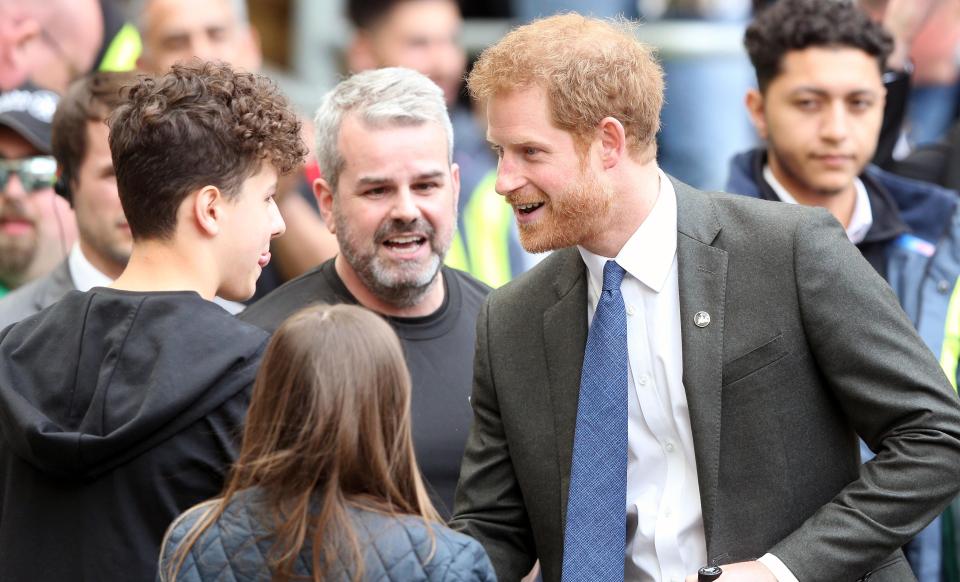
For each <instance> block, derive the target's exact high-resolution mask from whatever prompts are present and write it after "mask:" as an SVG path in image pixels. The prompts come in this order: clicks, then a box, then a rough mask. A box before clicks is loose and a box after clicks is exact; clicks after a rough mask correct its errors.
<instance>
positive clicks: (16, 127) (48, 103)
mask: <svg viewBox="0 0 960 582" xmlns="http://www.w3.org/2000/svg"><path fill="white" fill-rule="evenodd" d="M59 100H60V97H59V96H58V95H57V94H56V93H54V92H53V91H48V90H46V89H40V88H39V87H36V86H33V85H30V84H26V85H23V86H21V87H20V88H18V89H13V90H12V91H6V92H4V93H0V126H5V127H9V128H10V129H12V130H13V131H15V132H17V133H18V134H19V135H20V136H21V137H23V139H25V140H27V141H28V142H30V144H31V145H32V146H33V147H35V148H37V149H38V150H40V153H42V154H47V155H49V154H50V133H51V131H50V130H51V126H52V121H53V112H54V111H56V109H57V102H58V101H59Z"/></svg>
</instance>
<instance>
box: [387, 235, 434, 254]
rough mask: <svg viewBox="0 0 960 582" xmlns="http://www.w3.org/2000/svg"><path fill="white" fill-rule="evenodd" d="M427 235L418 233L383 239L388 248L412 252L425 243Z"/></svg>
mask: <svg viewBox="0 0 960 582" xmlns="http://www.w3.org/2000/svg"><path fill="white" fill-rule="evenodd" d="M426 242H427V237H425V236H420V235H408V236H394V237H391V238H388V239H387V240H385V241H383V245H384V246H385V247H387V248H388V249H391V250H394V251H398V252H414V251H416V250H417V249H419V248H420V247H421V246H423V245H424V244H426Z"/></svg>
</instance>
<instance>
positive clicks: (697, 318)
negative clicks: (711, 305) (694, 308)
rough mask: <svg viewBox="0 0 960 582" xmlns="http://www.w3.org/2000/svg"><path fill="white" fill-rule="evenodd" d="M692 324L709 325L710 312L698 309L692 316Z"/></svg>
mask: <svg viewBox="0 0 960 582" xmlns="http://www.w3.org/2000/svg"><path fill="white" fill-rule="evenodd" d="M693 325H695V326H697V327H707V326H708V325H710V314H709V313H707V312H706V311H698V312H697V313H696V315H694V316H693Z"/></svg>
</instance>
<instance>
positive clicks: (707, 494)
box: [674, 181, 727, 552]
mask: <svg viewBox="0 0 960 582" xmlns="http://www.w3.org/2000/svg"><path fill="white" fill-rule="evenodd" d="M674 187H675V189H676V191H677V231H678V234H677V267H678V279H679V286H680V333H681V336H682V345H683V386H684V389H685V390H686V394H687V404H688V406H689V410H690V427H691V429H692V431H693V444H694V450H695V451H696V460H697V476H698V480H699V485H700V501H701V508H702V510H703V523H704V530H705V534H706V540H707V551H708V552H710V548H711V546H712V540H713V537H714V535H713V528H714V526H715V523H716V522H715V520H714V512H715V510H716V507H717V491H718V485H719V483H718V481H719V465H720V402H721V400H720V397H721V392H720V386H721V380H722V367H723V326H724V321H723V316H724V301H725V291H726V282H727V253H726V251H724V250H721V249H718V248H716V247H713V246H711V244H712V243H713V241H714V239H715V238H716V236H717V235H718V234H719V232H720V223H719V221H718V220H717V217H716V214H715V213H714V210H713V204H712V202H711V201H710V199H709V198H708V197H706V196H705V195H704V194H703V193H701V192H697V191H696V190H693V189H692V188H690V187H689V186H686V185H685V184H682V183H680V182H677V181H674ZM699 312H705V313H707V314H709V317H710V321H709V324H707V325H705V326H704V327H700V326H698V325H696V324H695V323H694V318H695V315H696V314H697V313H699ZM700 323H701V325H702V324H703V320H702V319H701V321H700Z"/></svg>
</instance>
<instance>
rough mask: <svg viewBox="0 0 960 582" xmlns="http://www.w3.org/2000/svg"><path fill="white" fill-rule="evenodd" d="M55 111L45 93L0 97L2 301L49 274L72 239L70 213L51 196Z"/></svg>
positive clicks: (53, 98)
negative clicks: (13, 291) (51, 132)
mask: <svg viewBox="0 0 960 582" xmlns="http://www.w3.org/2000/svg"><path fill="white" fill-rule="evenodd" d="M56 105H57V96H56V95H55V94H54V93H51V92H49V91H43V90H36V89H32V88H23V89H18V90H16V91H9V92H7V93H3V94H2V95H0V295H5V294H6V293H7V291H9V290H10V289H14V288H16V287H19V286H21V285H23V284H24V283H27V282H29V281H32V280H34V279H37V278H39V277H42V276H43V275H46V274H47V273H49V272H50V271H52V270H53V268H54V267H55V266H56V265H57V263H58V262H60V260H62V259H63V258H64V256H65V255H66V251H67V249H69V248H70V246H71V245H72V244H73V240H74V238H75V237H76V225H75V221H74V216H73V211H72V210H70V206H69V204H67V202H66V201H65V200H62V199H60V198H59V197H58V196H56V194H54V191H53V184H54V182H55V180H56V162H55V161H54V159H53V157H52V156H51V155H50V120H51V118H52V116H53V112H54V110H55V109H56Z"/></svg>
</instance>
